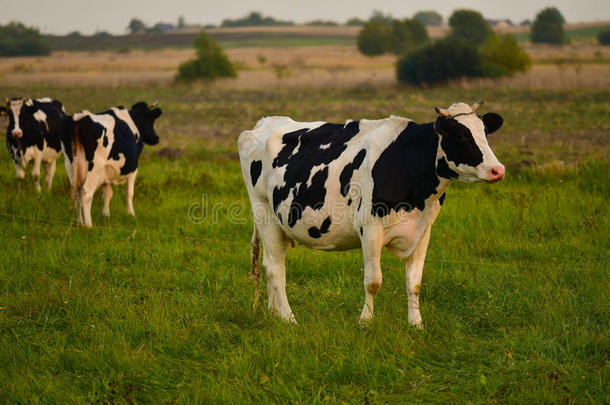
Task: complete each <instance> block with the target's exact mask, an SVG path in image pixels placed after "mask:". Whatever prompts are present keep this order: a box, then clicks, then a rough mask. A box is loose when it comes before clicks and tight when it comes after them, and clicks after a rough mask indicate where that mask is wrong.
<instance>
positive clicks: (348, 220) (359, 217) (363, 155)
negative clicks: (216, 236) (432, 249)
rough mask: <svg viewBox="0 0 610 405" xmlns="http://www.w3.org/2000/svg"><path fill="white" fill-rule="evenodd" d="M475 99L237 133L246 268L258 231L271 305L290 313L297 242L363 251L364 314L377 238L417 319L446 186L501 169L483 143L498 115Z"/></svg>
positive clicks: (375, 282)
mask: <svg viewBox="0 0 610 405" xmlns="http://www.w3.org/2000/svg"><path fill="white" fill-rule="evenodd" d="M480 105H481V102H478V103H475V104H473V105H472V106H471V105H468V104H465V103H457V104H453V105H451V106H450V107H449V108H447V109H444V108H436V112H437V113H438V114H439V117H438V118H437V119H436V121H435V122H430V123H427V124H417V123H415V122H413V121H411V120H409V119H407V118H402V117H389V118H386V119H381V120H360V121H348V122H346V123H345V124H331V123H327V122H322V121H318V122H296V121H293V120H292V119H290V118H288V117H267V118H263V119H261V120H260V121H259V122H258V123H257V124H256V126H255V127H254V129H253V130H250V131H244V132H242V133H241V135H240V136H239V140H238V150H239V158H240V163H241V168H242V174H243V178H244V182H245V184H246V188H247V190H248V196H249V198H250V203H251V205H252V212H253V216H254V233H253V236H252V272H253V274H254V275H255V276H256V278H257V279H260V267H259V265H258V252H259V235H260V238H262V241H263V265H264V267H265V270H266V275H267V292H268V296H269V301H268V307H269V309H270V310H271V311H273V312H275V313H277V314H279V315H280V316H281V317H282V318H284V319H285V320H287V321H292V322H295V321H296V320H295V317H294V315H293V313H292V309H291V308H290V305H289V304H288V298H287V297H286V267H285V257H286V251H287V249H288V246H290V244H291V242H293V241H296V242H298V243H300V244H302V245H304V246H307V247H309V248H312V249H320V250H346V249H356V248H360V249H361V250H362V255H363V261H364V292H365V303H364V307H363V309H362V313H361V315H360V320H361V322H367V321H369V320H371V319H372V317H373V299H374V297H375V294H377V292H378V291H379V289H380V288H381V281H382V275H381V264H380V259H381V251H382V248H383V247H384V246H385V247H387V248H388V250H389V251H390V252H392V253H393V254H394V255H396V256H398V257H400V258H401V259H403V260H404V262H405V276H406V284H407V292H408V319H409V323H410V324H412V325H415V326H418V327H421V325H422V318H421V315H420V311H419V293H420V288H421V279H422V271H423V267H424V261H425V259H426V251H427V249H428V242H429V240H430V229H431V227H432V224H433V223H434V221H435V220H436V217H437V215H438V213H439V211H440V209H441V205H442V204H443V201H444V199H445V192H446V191H447V189H448V188H449V186H450V185H451V183H453V182H454V181H456V180H459V181H464V182H469V183H472V182H482V181H486V182H489V183H493V182H497V181H499V180H501V179H502V178H503V177H504V166H503V165H502V164H501V163H500V162H499V161H498V159H497V158H496V156H495V155H494V153H493V151H492V150H491V148H490V146H489V144H488V143H487V135H489V134H491V133H493V132H495V131H497V130H498V129H499V128H500V127H501V126H502V123H503V120H502V117H500V115H498V114H496V113H487V114H485V115H480V116H479V115H477V114H476V110H477V108H478V107H479V106H480ZM259 285H260V283H259ZM257 297H258V288H257Z"/></svg>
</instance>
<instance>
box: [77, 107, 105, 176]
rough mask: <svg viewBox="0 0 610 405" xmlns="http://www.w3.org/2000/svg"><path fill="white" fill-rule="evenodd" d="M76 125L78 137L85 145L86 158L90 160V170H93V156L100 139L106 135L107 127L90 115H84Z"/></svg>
mask: <svg viewBox="0 0 610 405" xmlns="http://www.w3.org/2000/svg"><path fill="white" fill-rule="evenodd" d="M74 125H75V128H76V129H75V132H76V137H77V138H78V141H79V142H80V144H81V145H82V147H83V150H84V152H85V159H86V160H87V162H89V165H88V168H89V169H88V170H91V169H93V157H94V156H95V149H96V148H97V144H98V139H99V138H101V137H102V136H104V134H105V132H106V128H105V127H104V126H103V125H102V124H100V123H97V122H95V121H93V119H91V117H90V116H88V115H85V116H83V117H82V118H81V119H80V120H78V121H76V122H75V123H74Z"/></svg>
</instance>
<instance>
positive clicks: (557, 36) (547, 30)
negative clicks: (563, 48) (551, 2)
mask: <svg viewBox="0 0 610 405" xmlns="http://www.w3.org/2000/svg"><path fill="white" fill-rule="evenodd" d="M564 23H565V19H564V18H563V16H562V15H561V13H560V12H559V10H557V9H556V8H555V7H549V8H545V9H544V10H542V11H541V12H539V13H538V15H536V19H535V20H534V24H533V25H532V42H534V43H544V44H553V45H561V44H564V43H566V42H567V37H566V36H565V32H564V31H563V24H564Z"/></svg>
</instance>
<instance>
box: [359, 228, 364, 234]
mask: <svg viewBox="0 0 610 405" xmlns="http://www.w3.org/2000/svg"><path fill="white" fill-rule="evenodd" d="M363 232H364V231H363V230H362V227H360V236H362V234H363Z"/></svg>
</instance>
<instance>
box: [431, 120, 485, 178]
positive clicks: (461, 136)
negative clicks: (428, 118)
mask: <svg viewBox="0 0 610 405" xmlns="http://www.w3.org/2000/svg"><path fill="white" fill-rule="evenodd" d="M435 127H436V130H437V131H438V132H439V133H440V134H441V135H442V140H441V148H443V151H445V155H446V156H447V159H448V160H449V161H451V162H453V163H455V165H456V166H458V165H460V164H465V165H468V166H472V167H476V166H478V165H479V164H481V163H483V153H482V152H481V150H480V149H479V147H478V145H477V143H476V142H475V140H474V138H473V136H472V133H471V132H470V129H468V127H466V126H465V125H462V124H460V123H459V122H457V121H456V120H455V119H453V118H449V117H438V118H437V120H436V124H435Z"/></svg>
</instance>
